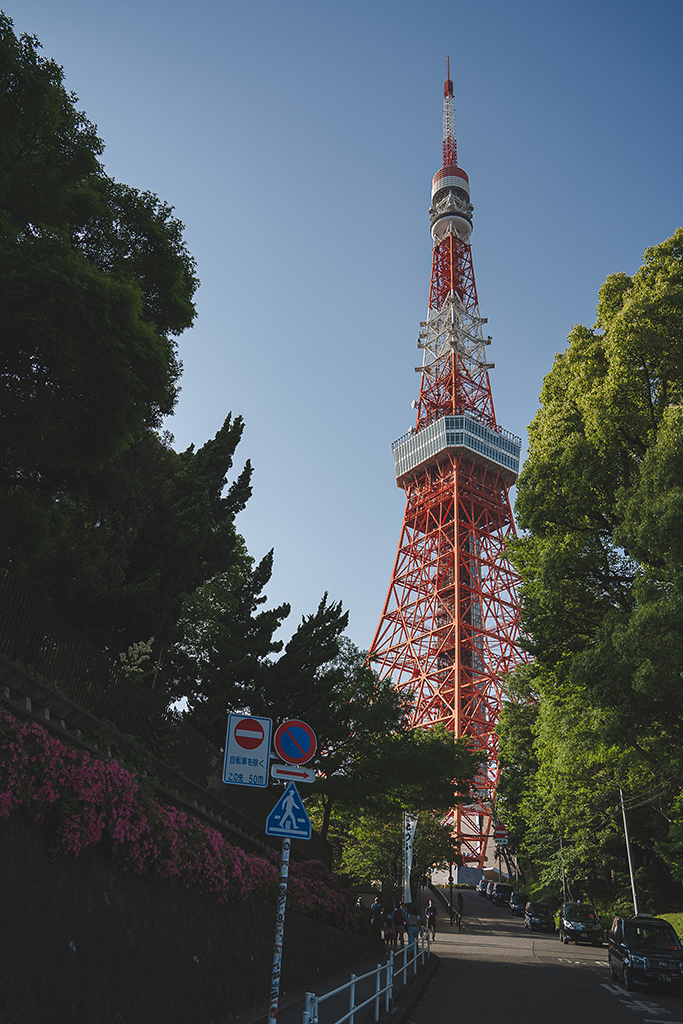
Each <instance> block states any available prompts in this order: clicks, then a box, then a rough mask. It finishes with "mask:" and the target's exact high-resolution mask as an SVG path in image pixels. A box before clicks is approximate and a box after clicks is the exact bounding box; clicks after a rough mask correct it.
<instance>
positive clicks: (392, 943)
mask: <svg viewBox="0 0 683 1024" xmlns="http://www.w3.org/2000/svg"><path fill="white" fill-rule="evenodd" d="M384 945H385V946H386V947H387V949H389V948H391V949H396V925H395V924H394V915H393V913H392V912H391V911H389V913H388V914H387V916H386V920H385V922H384Z"/></svg>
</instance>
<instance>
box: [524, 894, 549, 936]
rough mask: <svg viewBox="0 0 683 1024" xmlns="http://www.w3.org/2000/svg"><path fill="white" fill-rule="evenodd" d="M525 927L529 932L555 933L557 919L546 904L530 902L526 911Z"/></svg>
mask: <svg viewBox="0 0 683 1024" xmlns="http://www.w3.org/2000/svg"><path fill="white" fill-rule="evenodd" d="M524 927H525V928H528V929H529V931H532V932H534V931H539V932H553V934H554V932H555V917H554V916H553V912H552V910H551V909H550V907H548V906H547V905H546V904H545V903H536V902H535V901H532V900H530V901H529V902H528V903H527V905H526V907H525V909H524Z"/></svg>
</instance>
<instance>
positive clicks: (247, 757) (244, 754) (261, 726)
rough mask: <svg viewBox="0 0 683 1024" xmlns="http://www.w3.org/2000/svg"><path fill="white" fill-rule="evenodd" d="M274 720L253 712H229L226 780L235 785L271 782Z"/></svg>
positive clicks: (264, 784)
mask: <svg viewBox="0 0 683 1024" xmlns="http://www.w3.org/2000/svg"><path fill="white" fill-rule="evenodd" d="M272 729H273V721H272V719H270V718H256V717H255V716H253V715H228V734H227V736H226V739H225V760H224V762H223V782H229V783H231V784H232V785H234V786H259V787H261V788H263V789H265V787H266V786H267V785H268V766H269V764H270V734H271V732H272Z"/></svg>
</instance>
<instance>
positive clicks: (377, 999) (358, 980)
mask: <svg viewBox="0 0 683 1024" xmlns="http://www.w3.org/2000/svg"><path fill="white" fill-rule="evenodd" d="M430 948H431V944H430V941H429V932H428V930H427V929H426V928H423V929H422V930H421V932H420V935H419V936H418V937H417V939H414V940H413V942H411V943H410V944H407V945H406V946H405V947H404V949H403V950H402V953H403V956H402V957H401V955H400V954H399V955H398V956H395V955H394V952H393V950H392V951H391V952H390V953H389V959H388V960H387V962H386V963H385V964H377V967H376V968H375V969H374V970H373V971H368V972H367V974H361V975H360V976H358V977H357V976H356V975H355V974H352V975H351V980H350V981H347V982H346V984H345V985H340V986H339V988H335V989H332V990H331V991H330V992H325V994H324V995H322V996H317V995H316V994H315V993H314V992H307V993H306V997H305V999H304V1012H303V1016H302V1018H301V1024H319V1015H320V1006H321V1004H322V1003H325V1002H326V1001H327V1000H328V999H333V998H334V997H335V996H340V995H342V994H343V993H344V992H347V991H348V993H349V1009H348V1010H347V1012H346V1013H345V1014H343V1015H342V1016H341V1017H337V1018H336V1019H335V1020H334V1021H329V1022H328V1024H345V1022H346V1021H349V1022H350V1024H354V1020H355V1016H356V1014H357V1013H358V1012H359V1011H360V1010H362V1009H364V1008H365V1007H366V1006H370V1004H371V1003H374V1004H375V1020H376V1021H377V1020H379V1014H380V1005H381V1003H382V996H384V1008H385V1010H386V1012H387V1013H388V1012H389V1010H390V1009H391V1004H392V1001H393V998H394V982H395V979H396V978H397V977H399V976H400V975H403V979H402V980H403V985H404V986H405V985H407V984H408V968H409V967H411V966H412V968H413V976H415V975H416V974H417V962H418V960H420V962H421V966H422V967H424V963H425V957H427V958H428V957H429V956H430V955H431V953H430ZM409 957H410V958H409ZM399 960H402V961H403V962H402V963H401V964H399V963H398V961H399ZM383 974H384V975H385V978H384V984H382V975H383ZM371 978H374V979H375V983H374V991H373V993H372V995H370V996H369V997H368V998H367V999H364V1000H363V1001H362V1002H360V1003H357V1002H356V995H357V989H358V986H360V985H361V984H362V983H363V982H366V981H367V980H368V979H371Z"/></svg>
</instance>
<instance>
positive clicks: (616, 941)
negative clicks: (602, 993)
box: [607, 914, 683, 991]
mask: <svg viewBox="0 0 683 1024" xmlns="http://www.w3.org/2000/svg"><path fill="white" fill-rule="evenodd" d="M607 958H608V960H609V969H610V974H611V975H612V978H613V979H615V980H616V979H619V980H621V981H623V983H624V986H625V988H627V989H628V990H629V991H631V990H632V989H633V987H634V985H652V984H658V985H662V986H665V987H667V988H673V987H675V988H676V989H677V990H679V991H681V990H682V989H683V950H682V949H681V942H680V940H679V938H678V936H677V935H676V932H675V931H674V930H673V928H672V927H671V925H670V924H669V922H668V921H663V920H662V919H661V918H658V917H649V916H647V915H645V914H640V915H639V916H638V917H615V918H614V921H613V922H612V927H611V928H610V932H609V949H608V952H607Z"/></svg>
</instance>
